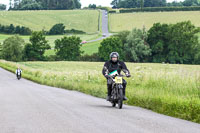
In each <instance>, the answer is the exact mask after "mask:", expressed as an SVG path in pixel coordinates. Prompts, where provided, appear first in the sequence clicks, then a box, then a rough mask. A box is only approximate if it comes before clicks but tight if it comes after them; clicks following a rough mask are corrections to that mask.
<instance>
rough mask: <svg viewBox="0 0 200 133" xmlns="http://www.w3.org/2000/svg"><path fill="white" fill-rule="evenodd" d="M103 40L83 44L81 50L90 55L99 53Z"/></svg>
mask: <svg viewBox="0 0 200 133" xmlns="http://www.w3.org/2000/svg"><path fill="white" fill-rule="evenodd" d="M101 42H102V40H100V41H96V42H91V43H86V44H83V46H82V47H81V50H82V51H84V54H88V55H92V54H94V53H98V48H99V46H100V43H101Z"/></svg>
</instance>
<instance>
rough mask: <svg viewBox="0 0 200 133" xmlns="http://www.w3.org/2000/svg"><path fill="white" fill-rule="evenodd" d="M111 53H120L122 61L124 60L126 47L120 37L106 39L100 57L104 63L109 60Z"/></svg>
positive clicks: (101, 46) (100, 48) (100, 49)
mask: <svg viewBox="0 0 200 133" xmlns="http://www.w3.org/2000/svg"><path fill="white" fill-rule="evenodd" d="M111 52H118V53H119V55H120V59H121V60H124V47H123V44H122V41H121V40H120V38H118V37H114V36H113V37H109V38H106V39H104V40H103V41H102V42H101V44H100V47H99V51H98V54H99V57H100V58H101V59H103V60H104V61H106V60H109V59H110V57H109V55H110V53H111Z"/></svg>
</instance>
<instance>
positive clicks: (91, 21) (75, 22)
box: [0, 10, 99, 33]
mask: <svg viewBox="0 0 200 133" xmlns="http://www.w3.org/2000/svg"><path fill="white" fill-rule="evenodd" d="M98 17H99V11H98V10H58V11H56V10H47V11H6V12H4V11H2V12H0V24H3V25H9V24H14V25H21V26H26V27H29V28H31V29H32V30H35V31H39V30H42V29H44V30H49V29H50V28H51V27H52V26H53V25H54V24H57V23H64V24H65V26H66V28H67V29H72V28H73V29H77V30H82V31H85V32H87V33H95V32H97V31H98Z"/></svg>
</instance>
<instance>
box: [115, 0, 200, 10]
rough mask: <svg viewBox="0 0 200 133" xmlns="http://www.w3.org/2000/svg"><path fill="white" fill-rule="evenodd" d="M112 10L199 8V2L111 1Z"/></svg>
mask: <svg viewBox="0 0 200 133" xmlns="http://www.w3.org/2000/svg"><path fill="white" fill-rule="evenodd" d="M111 5H112V6H113V8H142V7H166V6H168V7H171V6H200V0H184V1H183V2H181V1H180V2H177V1H173V2H171V3H168V2H167V1H166V0H113V1H112V2H111Z"/></svg>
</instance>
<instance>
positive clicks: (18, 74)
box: [17, 72, 21, 80]
mask: <svg viewBox="0 0 200 133" xmlns="http://www.w3.org/2000/svg"><path fill="white" fill-rule="evenodd" d="M17 79H18V80H20V79H21V73H19V72H18V73H17Z"/></svg>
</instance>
